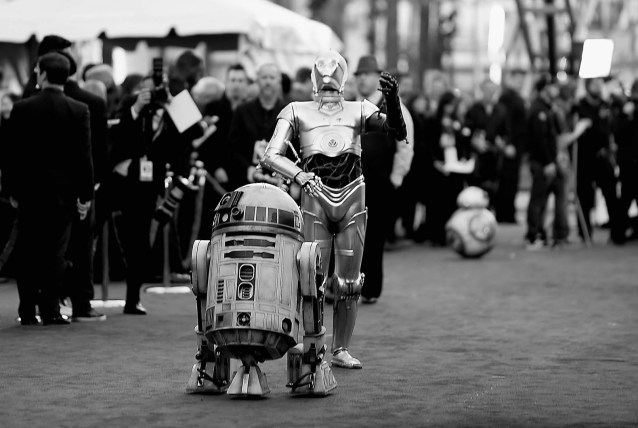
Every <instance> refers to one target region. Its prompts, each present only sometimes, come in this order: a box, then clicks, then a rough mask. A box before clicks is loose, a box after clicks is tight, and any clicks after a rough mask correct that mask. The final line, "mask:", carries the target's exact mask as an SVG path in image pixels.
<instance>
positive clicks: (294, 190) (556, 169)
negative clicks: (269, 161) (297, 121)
mask: <svg viewBox="0 0 638 428" xmlns="http://www.w3.org/2000/svg"><path fill="white" fill-rule="evenodd" d="M71 47H72V44H71V43H70V42H69V41H68V40H66V39H64V38H62V37H59V36H47V37H45V38H44V39H43V40H42V43H41V44H40V47H39V51H38V55H39V57H38V60H37V64H36V66H35V69H34V72H33V75H32V77H31V80H30V81H29V83H27V85H26V87H25V89H24V92H23V94H22V95H21V96H18V95H17V94H11V93H5V94H3V95H2V98H1V103H0V106H1V108H0V149H1V150H2V156H1V159H2V164H1V165H0V169H1V171H2V186H3V187H2V197H3V199H4V200H6V201H10V202H11V204H13V206H14V207H17V208H18V221H17V229H18V234H17V236H18V237H17V240H16V243H15V251H14V253H15V254H14V256H15V259H16V260H17V262H16V263H15V266H16V267H15V270H16V271H15V276H16V277H17V280H18V289H19V292H20V301H21V303H20V309H19V314H20V317H21V322H22V324H25V325H29V324H34V323H37V320H36V318H35V314H36V310H35V307H36V305H37V306H39V309H40V315H41V317H42V320H43V322H44V323H50V324H65V323H68V320H66V319H65V318H64V317H62V316H60V308H59V299H63V301H64V299H66V298H70V300H71V303H72V309H73V319H74V320H77V321H92V320H103V319H105V316H104V315H103V314H100V313H99V312H97V311H95V310H94V309H93V308H91V304H90V301H91V299H92V298H93V263H94V249H95V241H96V239H97V236H98V234H99V233H98V231H99V230H101V228H102V227H103V225H104V223H105V222H107V221H109V219H113V218H114V217H115V218H116V221H114V222H113V223H114V224H115V226H116V231H117V237H118V240H117V241H118V243H119V244H120V245H119V246H120V248H121V254H122V256H123V259H124V261H125V269H124V277H125V280H126V285H127V291H126V305H125V307H124V313H126V314H131V315H143V314H146V309H145V308H144V306H143V305H142V303H141V300H140V290H141V287H142V285H143V284H144V282H146V281H147V280H148V278H149V275H150V274H151V272H153V266H154V264H156V263H155V262H156V260H155V258H154V256H153V254H154V252H153V248H152V245H153V243H155V244H156V245H157V243H158V242H161V240H158V239H155V238H156V237H157V236H158V233H157V223H159V225H160V227H161V226H162V222H163V221H169V222H170V224H171V225H172V229H173V230H172V233H171V234H170V235H169V236H170V240H169V242H164V243H163V245H170V246H171V251H172V253H173V254H177V255H178V256H177V257H173V258H172V259H171V260H175V259H177V260H181V259H182V258H188V256H187V255H188V254H190V248H189V244H190V245H192V242H190V241H192V239H193V238H198V239H209V238H210V235H211V227H212V215H211V213H212V210H213V209H214V207H215V206H216V205H217V203H218V201H219V199H220V198H221V196H222V195H223V193H224V192H225V191H231V190H233V189H235V188H237V187H240V186H242V185H244V184H247V183H251V182H255V181H265V182H269V183H271V184H275V185H280V184H282V178H281V177H277V176H274V175H272V174H269V173H267V172H266V171H263V170H262V169H261V168H260V167H259V162H260V160H261V159H262V157H263V155H264V153H265V151H266V147H267V145H268V142H269V140H270V138H271V137H272V135H273V132H274V130H275V126H276V122H277V117H278V115H279V113H280V111H281V110H282V109H284V107H285V106H286V105H287V104H288V103H289V102H291V101H304V100H311V99H312V97H313V94H312V81H311V69H310V68H302V69H300V70H298V71H297V72H296V73H295V75H294V76H292V78H291V77H290V76H287V75H286V74H285V73H282V72H281V70H280V69H279V67H278V66H277V65H276V64H272V63H268V64H261V65H259V67H258V69H257V72H256V76H250V75H249V73H248V72H247V70H246V69H245V68H244V67H243V66H242V65H240V64H235V65H232V66H230V67H229V68H228V69H227V71H226V74H225V81H224V82H221V81H219V80H217V79H215V78H213V77H210V76H205V70H204V62H203V61H202V59H201V58H198V57H197V56H196V55H194V54H193V53H192V52H190V51H186V52H185V53H184V54H182V55H181V56H180V57H179V59H178V60H177V62H176V63H175V64H172V65H171V67H170V68H169V73H168V75H167V76H166V75H159V76H158V75H157V73H155V74H153V73H150V74H148V75H137V74H135V75H130V76H128V77H127V78H126V79H125V80H124V82H123V83H122V84H121V85H117V84H116V83H115V81H114V79H113V72H112V69H111V68H110V66H108V65H107V64H88V65H85V66H84V67H83V68H82V70H81V71H80V70H77V64H78V62H79V61H78V58H76V56H75V54H74V52H73V50H72V49H71ZM381 71H382V70H381V68H380V67H379V65H378V63H377V60H376V58H375V57H374V56H370V55H366V56H362V57H361V58H360V59H359V61H358V63H357V67H356V69H355V71H354V78H351V80H350V81H349V82H348V84H347V85H346V88H345V96H346V99H350V100H352V99H357V98H359V99H363V98H366V99H368V100H369V101H370V102H372V103H375V104H377V106H378V107H379V108H380V109H381V110H383V108H384V105H383V102H382V101H383V99H382V97H381V96H380V92H379V91H378V90H377V88H378V82H379V76H380V75H381ZM432 76H433V77H432V78H431V79H429V81H428V82H427V85H426V88H424V91H423V92H413V93H410V92H406V91H404V92H401V101H402V103H403V106H402V107H403V117H404V119H405V123H406V127H407V134H408V141H409V143H410V144H408V145H405V144H402V145H401V144H396V142H394V141H393V140H391V139H386V138H380V137H379V138H377V137H376V136H375V135H372V134H370V135H364V136H363V137H362V148H363V150H362V168H363V174H364V176H365V178H366V184H367V188H366V204H367V207H368V231H367V235H366V242H365V250H364V257H363V261H362V272H363V273H364V274H366V283H365V286H364V287H363V290H362V297H363V303H374V302H375V301H376V299H377V298H378V297H379V296H380V294H381V289H382V279H383V272H382V266H383V263H382V254H383V248H384V246H385V245H386V241H393V240H396V239H398V238H400V237H405V238H408V239H412V240H414V241H416V242H419V243H425V242H427V243H430V244H431V245H433V246H444V245H446V232H445V224H446V222H447V220H448V219H449V218H450V216H451V215H452V213H453V212H454V211H455V209H456V197H457V195H458V194H459V192H460V191H461V190H462V189H463V188H464V187H467V186H477V187H480V188H482V189H484V190H485V191H486V192H487V193H488V195H489V198H490V202H491V209H492V210H493V211H494V212H495V215H496V218H497V220H498V221H499V222H501V223H515V222H516V221H517V218H516V207H515V198H516V195H517V192H518V190H519V172H520V170H521V165H522V164H523V161H524V159H527V162H526V164H528V165H529V170H530V172H531V178H532V184H531V191H530V202H529V206H528V210H527V232H526V235H525V237H524V239H525V241H526V244H527V248H528V249H530V250H533V249H540V248H543V247H545V246H549V245H553V246H559V247H560V246H563V245H564V244H565V243H567V241H568V239H569V236H570V233H569V232H570V231H569V222H568V221H567V212H568V204H569V202H570V198H569V195H570V191H571V190H575V192H574V194H575V196H576V197H575V198H574V201H575V202H576V204H575V206H576V211H577V213H578V217H579V222H578V225H579V228H578V233H579V236H580V237H581V239H583V240H584V241H585V242H587V241H590V240H591V237H592V234H593V232H594V230H593V228H592V224H591V222H590V220H589V219H590V214H591V210H592V209H593V208H594V206H595V203H596V199H595V190H596V188H597V187H598V188H600V190H601V191H602V194H603V195H604V198H605V203H606V206H607V210H608V213H609V227H610V240H611V241H612V242H613V243H614V244H622V243H624V242H625V241H626V240H627V239H630V238H631V237H632V236H630V233H631V231H632V230H633V229H632V228H631V224H630V218H629V215H628V211H629V207H630V205H631V203H632V201H634V200H636V199H637V198H638V177H636V174H638V165H637V164H638V135H637V132H638V117H635V116H636V103H638V84H634V85H633V86H632V88H631V91H630V93H628V94H627V93H625V92H624V91H623V90H611V91H608V90H607V89H608V88H611V87H612V85H611V84H610V83H609V82H607V81H605V80H603V79H588V80H586V81H584V82H583V84H584V88H585V95H584V96H583V97H580V98H577V97H576V85H575V84H574V82H573V81H566V82H563V83H557V82H556V80H555V79H553V78H552V76H547V75H540V76H536V77H535V84H534V88H533V93H532V94H531V95H530V96H529V97H525V96H524V95H523V87H524V82H525V79H526V78H527V77H528V76H527V73H526V72H525V71H523V70H511V71H509V72H507V73H506V74H505V76H504V82H503V84H502V85H497V84H495V83H493V82H491V81H490V80H485V81H484V82H483V83H482V84H481V85H480V87H479V88H478V89H479V90H478V91H477V94H476V96H471V95H474V94H465V93H462V92H460V91H458V90H456V89H454V88H452V86H451V85H450V84H449V82H448V79H447V77H446V76H445V75H444V74H443V73H434V74H433V75H432ZM398 77H399V79H400V78H401V76H398ZM353 83H354V84H353ZM615 83H617V82H615ZM613 87H614V88H618V85H615V86H613ZM621 89H622V88H621ZM183 90H187V91H189V92H190V94H191V95H192V98H193V100H194V101H195V103H196V104H197V106H198V107H199V109H200V111H201V114H202V117H203V119H202V120H200V121H199V122H198V123H196V124H195V125H193V126H191V127H190V128H189V129H187V130H185V131H183V132H179V131H178V129H177V126H176V125H175V123H174V122H173V120H172V118H171V116H170V114H168V113H167V110H166V104H167V103H168V102H170V99H171V97H173V96H175V95H177V94H178V93H179V92H181V91H183ZM292 145H293V147H294V145H295V142H294V141H293V142H292ZM291 156H294V153H292V154H291ZM194 171H204V176H205V177H206V180H205V181H201V182H199V183H198V182H197V181H196V180H195V177H196V176H197V174H196V173H195V172H194ZM572 176H575V180H573V182H572V180H570V177H572ZM167 177H171V178H172V180H171V181H167ZM167 183H172V184H170V187H169V189H168V190H169V191H170V190H171V189H173V188H176V189H178V190H179V191H176V192H175V193H173V192H168V191H167ZM288 187H289V191H290V194H291V196H293V198H296V199H299V194H300V189H299V188H298V186H296V185H295V183H288ZM200 188H201V190H202V192H201V195H203V196H202V198H203V200H202V201H200V202H201V203H200V205H199V208H198V209H199V210H200V211H201V213H200V214H201V215H194V213H193V210H192V209H191V210H188V209H186V208H184V209H181V210H177V209H176V206H177V204H178V203H179V202H180V200H181V201H182V204H184V205H186V204H188V203H189V197H190V198H192V199H193V200H194V198H195V196H194V195H195V193H197V192H198V189H200ZM169 193H173V202H174V204H173V205H171V204H170V203H167V198H169V199H170V194H169ZM550 193H552V194H553V195H554V215H553V227H552V232H551V233H548V231H547V230H545V225H546V208H547V202H548V197H549V195H550ZM169 202H170V201H169ZM158 205H159V206H161V205H164V210H163V211H162V212H163V213H165V214H166V213H167V214H168V216H167V217H168V218H163V217H162V216H161V215H158V209H157V208H158ZM417 206H418V207H425V210H424V212H425V215H416V213H419V212H423V210H419V209H417ZM176 212H177V213H176ZM173 214H175V215H173ZM45 219H46V221H45ZM193 219H198V220H195V221H194V220H193ZM397 231H401V232H400V233H401V234H403V236H399V235H398V234H397ZM35 241H37V242H39V243H48V244H50V245H45V246H44V247H42V248H40V249H39V250H38V252H39V254H38V259H39V261H40V263H42V262H44V264H43V265H42V266H43V268H42V269H37V270H34V269H33V267H32V264H33V260H32V256H31V255H30V254H32V249H31V245H33V242H35ZM183 254H186V256H184V257H182V256H181V255H183ZM172 270H173V271H176V272H179V271H182V272H186V271H187V270H188V266H187V264H186V266H185V265H184V264H183V263H176V262H172Z"/></svg>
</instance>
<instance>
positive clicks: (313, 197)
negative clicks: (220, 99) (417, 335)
mask: <svg viewBox="0 0 638 428" xmlns="http://www.w3.org/2000/svg"><path fill="white" fill-rule="evenodd" d="M347 76H348V67H347V64H346V61H345V59H344V58H343V57H342V56H341V55H339V54H338V53H337V52H334V51H329V52H325V53H322V54H320V55H319V56H317V58H315V61H314V66H313V69H312V81H313V90H314V93H315V100H314V101H306V102H293V103H290V104H288V106H286V107H285V108H284V109H283V110H282V111H281V113H280V114H279V116H278V122H277V126H276V128H275V133H274V134H273V136H272V138H271V140H270V143H269V145H268V148H267V149H266V152H265V154H264V157H263V159H262V161H261V165H262V166H263V167H264V168H265V169H268V170H271V171H274V172H277V173H280V174H281V175H283V176H284V177H286V178H288V179H290V180H294V181H296V182H297V183H298V184H299V185H301V186H302V188H303V189H304V192H303V193H302V198H301V210H302V215H303V219H304V240H305V241H317V242H318V243H319V247H320V249H321V257H322V260H323V261H324V262H323V276H324V278H326V281H325V283H324V286H323V287H321V288H320V290H319V291H318V294H319V296H320V298H321V299H323V291H324V290H325V288H330V289H332V290H333V292H334V295H335V300H334V316H333V336H332V353H333V357H332V364H333V365H334V366H338V367H344V368H354V369H357V368H361V367H362V365H361V362H360V361H359V360H358V359H356V358H354V357H353V356H351V355H350V353H349V352H348V346H349V345H350V340H351V338H352V333H353V330H354V325H355V321H356V317H357V302H358V300H359V296H360V295H361V288H362V286H363V274H362V273H361V272H360V268H361V259H362V256H363V243H364V239H365V231H366V217H367V216H366V208H365V183H364V179H363V175H362V167H361V134H363V133H365V132H366V131H367V130H376V131H380V130H382V131H385V132H386V133H387V134H388V135H390V136H391V137H393V138H394V139H396V140H397V141H401V140H405V138H406V135H407V134H406V127H405V123H404V121H403V116H402V114H401V107H400V101H399V95H398V84H397V82H396V80H395V79H394V77H392V76H391V75H390V74H388V73H385V72H384V73H381V78H380V80H379V83H380V85H381V88H380V90H381V91H382V92H383V94H384V96H385V102H386V107H387V116H386V115H384V114H383V113H381V112H379V109H378V108H377V107H376V106H375V105H374V104H372V103H371V102H369V101H367V100H364V101H345V100H344V98H343V91H344V86H345V83H346V79H347ZM294 138H298V139H299V142H300V148H301V165H299V166H298V165H296V164H295V163H293V162H292V161H291V160H289V159H288V158H286V156H285V154H286V150H287V148H288V145H289V142H290V141H291V140H293V139H294ZM333 246H334V250H335V251H334V273H333V275H332V276H331V277H328V266H329V264H330V263H329V260H330V255H331V248H332V247H333Z"/></svg>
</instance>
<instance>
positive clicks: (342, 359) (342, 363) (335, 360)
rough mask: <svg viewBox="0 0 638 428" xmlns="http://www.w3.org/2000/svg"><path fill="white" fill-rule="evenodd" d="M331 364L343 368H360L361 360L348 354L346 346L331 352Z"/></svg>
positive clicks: (361, 366)
mask: <svg viewBox="0 0 638 428" xmlns="http://www.w3.org/2000/svg"><path fill="white" fill-rule="evenodd" d="M332 365H333V366H336V367H342V368H344V369H362V368H363V365H362V364H361V361H359V360H357V359H356V358H355V357H353V356H352V355H350V353H349V352H348V350H347V349H346V348H339V349H337V350H336V351H334V352H333V353H332Z"/></svg>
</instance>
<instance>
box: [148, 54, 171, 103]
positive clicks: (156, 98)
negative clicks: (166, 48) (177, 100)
mask: <svg viewBox="0 0 638 428" xmlns="http://www.w3.org/2000/svg"><path fill="white" fill-rule="evenodd" d="M151 78H152V79H153V83H154V84H155V89H153V91H152V92H151V104H160V105H161V104H164V103H165V102H166V101H168V88H167V87H166V85H165V84H164V60H163V59H162V58H161V57H160V58H153V74H152V75H151Z"/></svg>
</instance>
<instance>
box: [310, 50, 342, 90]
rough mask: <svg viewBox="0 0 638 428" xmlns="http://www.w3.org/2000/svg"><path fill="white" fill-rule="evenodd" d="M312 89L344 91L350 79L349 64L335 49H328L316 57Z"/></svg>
mask: <svg viewBox="0 0 638 428" xmlns="http://www.w3.org/2000/svg"><path fill="white" fill-rule="evenodd" d="M311 75H312V76H311V77H312V91H313V92H314V93H315V94H317V93H319V92H320V91H339V92H340V93H343V90H344V88H345V85H346V80H348V64H347V63H346V60H345V58H344V57H342V56H341V55H339V53H338V52H335V51H327V52H323V53H321V54H319V55H318V56H317V57H316V58H315V62H314V65H313V67H312V73H311Z"/></svg>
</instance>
